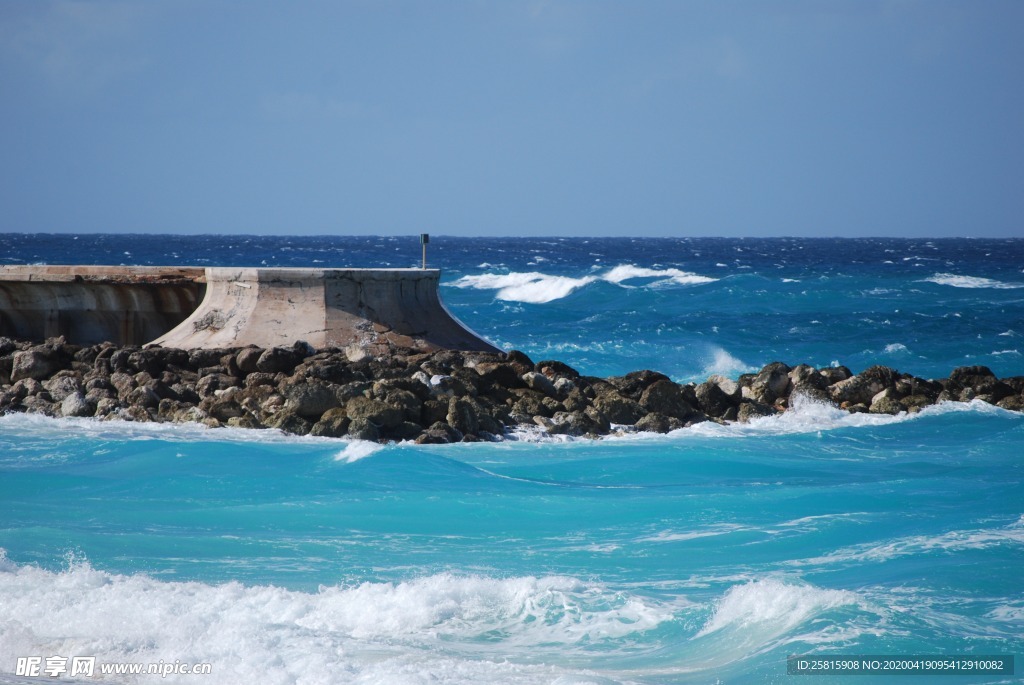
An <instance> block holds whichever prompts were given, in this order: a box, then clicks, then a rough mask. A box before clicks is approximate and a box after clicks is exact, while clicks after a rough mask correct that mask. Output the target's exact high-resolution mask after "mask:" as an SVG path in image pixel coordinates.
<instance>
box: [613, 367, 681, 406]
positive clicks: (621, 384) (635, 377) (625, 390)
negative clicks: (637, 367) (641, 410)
mask: <svg viewBox="0 0 1024 685" xmlns="http://www.w3.org/2000/svg"><path fill="white" fill-rule="evenodd" d="M668 380H669V377H668V376H666V375H665V374H663V373H658V372H657V371H650V370H647V369H644V370H642V371H633V372H631V373H627V374H626V375H625V376H613V377H611V378H609V379H608V382H609V383H611V384H612V385H613V386H615V388H616V389H617V390H618V391H619V393H620V394H622V395H623V396H624V397H628V398H630V399H632V400H637V401H639V400H640V396H641V395H642V394H643V392H644V390H646V389H647V388H648V387H650V386H651V385H653V384H655V383H657V382H658V381H668ZM670 382H671V381H670Z"/></svg>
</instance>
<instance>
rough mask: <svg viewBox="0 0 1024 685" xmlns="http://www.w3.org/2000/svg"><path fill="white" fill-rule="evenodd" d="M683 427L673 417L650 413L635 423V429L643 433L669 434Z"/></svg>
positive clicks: (683, 425) (681, 423) (682, 424)
mask: <svg viewBox="0 0 1024 685" xmlns="http://www.w3.org/2000/svg"><path fill="white" fill-rule="evenodd" d="M685 425H686V424H684V423H683V422H682V421H680V420H679V419H677V418H675V417H674V416H665V415H664V414H658V413H656V412H651V413H650V414H647V416H645V417H643V418H642V419H640V420H639V421H637V422H636V429H637V430H638V431H642V432H644V433H669V432H671V431H674V430H679V429H680V428H683V427H685Z"/></svg>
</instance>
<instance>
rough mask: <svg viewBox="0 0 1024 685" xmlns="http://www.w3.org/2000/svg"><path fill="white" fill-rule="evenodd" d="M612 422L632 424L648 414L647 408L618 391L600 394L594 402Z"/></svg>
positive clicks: (595, 406)
mask: <svg viewBox="0 0 1024 685" xmlns="http://www.w3.org/2000/svg"><path fill="white" fill-rule="evenodd" d="M593 406H594V408H595V409H597V410H598V411H600V412H601V413H602V414H604V416H605V417H606V418H607V419H608V421H610V422H612V423H618V424H622V425H627V426H632V425H634V424H635V423H636V422H637V421H639V420H640V419H642V418H643V417H644V416H646V415H647V413H648V412H647V410H646V409H644V408H643V407H642V406H640V403H639V402H637V401H635V400H631V399H629V398H627V397H622V396H621V395H619V394H618V393H614V392H609V393H605V394H603V395H599V396H598V397H597V398H596V399H595V400H594V404H593Z"/></svg>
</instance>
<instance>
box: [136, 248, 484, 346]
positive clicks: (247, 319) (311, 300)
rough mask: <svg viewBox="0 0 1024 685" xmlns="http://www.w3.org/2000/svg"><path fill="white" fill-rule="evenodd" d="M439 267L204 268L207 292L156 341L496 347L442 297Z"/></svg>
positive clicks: (173, 343)
mask: <svg viewBox="0 0 1024 685" xmlns="http://www.w3.org/2000/svg"><path fill="white" fill-rule="evenodd" d="M439 279H440V272H439V271H437V270H436V269H429V270H428V269H301V268H298V269H297V268H291V269H264V268H259V269H256V268H251V269H243V268H229V267H215V268H208V269H207V270H206V297H205V298H204V299H203V301H202V303H201V304H200V305H199V307H198V308H197V309H196V311H195V312H193V314H192V315H191V316H190V317H189V318H188V319H186V320H185V321H183V322H182V323H181V324H180V325H179V326H178V327H177V328H175V329H174V330H172V331H170V332H168V333H167V334H166V335H163V336H161V337H159V338H157V339H156V340H154V341H153V342H155V343H156V344H159V345H162V346H164V347H178V348H183V349H200V348H224V347H238V346H241V345H256V346H258V347H281V346H288V345H291V344H292V343H294V342H295V341H296V340H304V341H306V342H307V343H309V344H310V345H312V346H313V347H316V348H326V347H339V348H344V347H358V348H363V349H367V348H371V347H372V346H374V345H382V346H387V345H388V344H389V343H391V344H395V345H398V346H401V347H421V348H423V349H453V350H480V351H489V352H493V351H498V350H497V348H495V347H494V346H492V345H491V344H490V343H488V342H487V341H485V340H483V339H482V338H480V337H479V336H478V335H476V334H475V333H473V332H472V331H471V330H469V329H468V328H466V327H465V326H464V325H463V324H462V323H461V322H459V321H458V320H457V319H455V317H453V316H452V315H451V313H450V312H449V311H448V310H447V309H446V308H445V306H444V304H443V303H442V302H441V300H440V297H439V296H438V281H439Z"/></svg>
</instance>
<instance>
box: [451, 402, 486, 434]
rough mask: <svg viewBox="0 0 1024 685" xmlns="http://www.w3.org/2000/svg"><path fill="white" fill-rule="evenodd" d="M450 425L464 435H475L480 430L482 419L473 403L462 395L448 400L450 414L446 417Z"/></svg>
mask: <svg viewBox="0 0 1024 685" xmlns="http://www.w3.org/2000/svg"><path fill="white" fill-rule="evenodd" d="M445 420H446V421H447V422H448V425H449V426H451V427H452V428H454V429H455V430H457V431H459V432H460V433H462V434H463V435H468V434H473V435H475V434H476V433H477V432H478V431H479V430H480V419H479V414H478V412H477V408H476V407H475V406H474V405H473V403H471V402H469V401H468V400H466V399H463V398H461V397H453V398H451V400H450V401H449V402H448V414H447V416H446V417H445Z"/></svg>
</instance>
